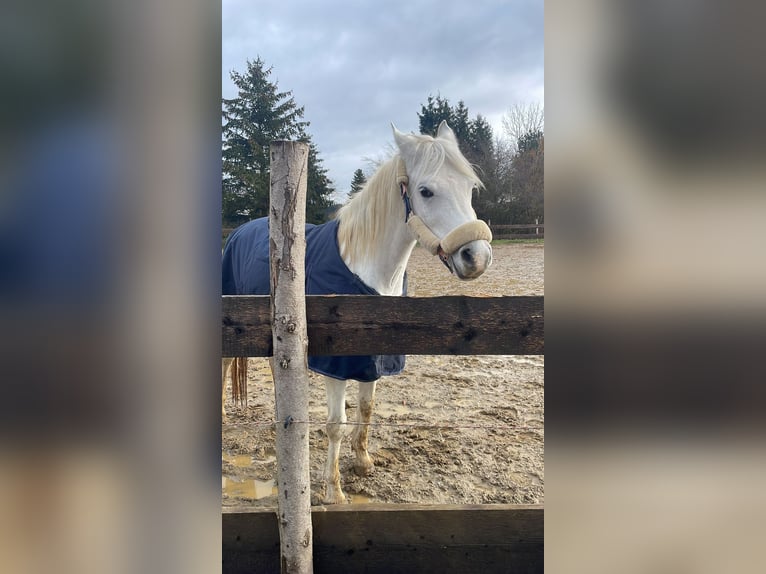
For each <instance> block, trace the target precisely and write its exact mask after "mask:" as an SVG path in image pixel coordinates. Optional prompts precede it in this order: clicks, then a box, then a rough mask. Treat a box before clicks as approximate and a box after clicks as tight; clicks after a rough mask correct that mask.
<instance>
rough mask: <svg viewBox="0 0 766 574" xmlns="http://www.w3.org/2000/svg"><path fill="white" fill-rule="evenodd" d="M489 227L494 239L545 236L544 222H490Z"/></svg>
mask: <svg viewBox="0 0 766 574" xmlns="http://www.w3.org/2000/svg"><path fill="white" fill-rule="evenodd" d="M489 228H490V229H491V230H492V237H493V238H494V239H544V238H545V224H543V223H513V224H508V225H502V224H498V225H495V224H492V223H490V225H489Z"/></svg>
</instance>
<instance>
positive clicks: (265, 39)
mask: <svg viewBox="0 0 766 574" xmlns="http://www.w3.org/2000/svg"><path fill="white" fill-rule="evenodd" d="M258 56H260V57H261V59H262V60H263V61H264V62H265V63H266V64H267V65H269V66H273V68H274V70H273V73H272V76H271V79H272V80H276V81H277V82H278V84H279V88H280V90H291V91H292V92H293V97H294V98H295V101H296V103H297V104H298V105H301V106H304V107H305V108H306V110H305V117H304V119H306V120H307V121H309V122H310V123H311V125H310V126H309V128H308V131H309V132H310V133H311V135H312V137H313V140H314V142H315V143H316V144H317V146H318V148H319V153H320V157H321V158H322V159H323V160H324V166H325V167H326V168H327V170H328V172H329V173H328V175H329V177H330V179H332V181H333V183H334V185H335V188H336V191H337V192H338V194H337V195H338V196H339V198H340V197H341V196H342V197H345V195H346V192H347V191H348V188H349V184H350V182H351V178H352V176H353V173H354V170H356V169H357V168H362V169H365V170H366V169H367V167H368V164H366V163H365V158H376V157H380V156H381V155H383V154H384V153H385V151H386V149H387V146H388V145H389V144H390V142H392V141H393V137H392V135H391V128H390V124H391V123H392V122H393V123H394V124H396V126H397V127H398V128H399V129H400V130H402V131H406V132H409V131H415V132H417V131H418V116H417V112H418V111H420V106H421V104H423V103H425V101H426V98H427V97H428V95H429V94H433V95H437V94H441V95H442V96H443V97H446V98H448V99H449V100H450V102H451V103H452V104H453V105H454V104H457V102H458V101H459V100H461V99H462V100H463V101H465V104H466V106H468V111H469V113H470V115H471V117H474V116H475V115H476V114H477V113H480V114H482V115H484V116H485V117H486V118H487V119H488V120H489V121H490V123H491V124H492V126H493V128H494V130H495V133H496V134H498V133H500V132H501V131H502V125H501V117H502V115H503V114H504V113H505V112H506V111H507V110H508V108H509V107H510V106H511V105H513V104H514V103H517V102H519V103H532V102H542V100H543V2H542V0H521V1H516V0H472V1H471V0H386V1H381V2H365V1H358V2H351V1H349V0H346V1H342V0H279V1H275V0H271V1H264V0H259V1H255V2H253V0H223V61H222V71H223V97H227V98H230V97H234V96H235V95H236V89H235V87H234V84H233V83H232V82H231V79H230V78H229V72H230V71H231V70H236V71H239V72H243V71H244V70H245V62H246V60H248V59H251V60H252V59H255V58H256V57H258Z"/></svg>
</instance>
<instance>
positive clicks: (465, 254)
mask: <svg viewBox="0 0 766 574" xmlns="http://www.w3.org/2000/svg"><path fill="white" fill-rule="evenodd" d="M460 257H462V258H463V261H465V262H466V263H471V262H472V261H473V255H471V250H470V249H469V248H467V247H465V248H463V249H461V250H460Z"/></svg>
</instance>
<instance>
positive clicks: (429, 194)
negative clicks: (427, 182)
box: [420, 187, 434, 197]
mask: <svg viewBox="0 0 766 574" xmlns="http://www.w3.org/2000/svg"><path fill="white" fill-rule="evenodd" d="M420 195H422V196H423V197H433V196H434V192H433V191H431V190H430V189H428V188H427V187H421V188H420Z"/></svg>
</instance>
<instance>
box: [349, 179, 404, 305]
mask: <svg viewBox="0 0 766 574" xmlns="http://www.w3.org/2000/svg"><path fill="white" fill-rule="evenodd" d="M389 187H391V186H389ZM376 193H392V194H395V196H396V198H397V200H396V201H395V202H392V203H393V205H394V206H395V208H394V209H393V210H391V211H390V212H388V213H375V215H374V216H375V217H376V218H377V219H378V221H379V222H380V223H381V228H380V231H381V232H380V233H379V235H378V237H377V238H376V241H375V245H371V246H365V245H363V244H362V243H360V242H359V241H355V240H354V235H355V234H354V231H353V225H364V224H365V222H364V221H363V220H362V219H361V218H358V217H357V218H353V220H352V219H351V218H348V219H346V218H343V217H341V220H340V225H341V227H342V226H344V225H351V226H352V230H351V233H350V237H351V240H350V241H349V242H348V245H342V246H341V256H342V257H343V260H344V262H345V263H346V265H347V266H348V268H349V269H350V270H351V271H352V272H353V273H354V274H356V275H357V276H358V277H359V278H360V279H361V280H362V281H364V283H365V284H366V285H368V286H369V287H372V288H373V289H375V290H376V291H377V292H378V293H380V294H381V295H401V294H402V286H403V282H404V272H405V270H406V269H407V262H408V261H409V259H410V255H411V254H412V249H413V248H414V247H415V238H414V236H413V235H412V233H411V232H410V230H409V229H408V227H407V224H406V222H405V221H404V204H403V203H402V202H401V200H399V199H398V197H399V190H398V188H396V186H393V187H392V188H391V189H378V190H376ZM359 199H360V200H361V199H363V198H361V197H360V198H359ZM380 211H381V212H383V211H385V210H383V209H381V210H380Z"/></svg>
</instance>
